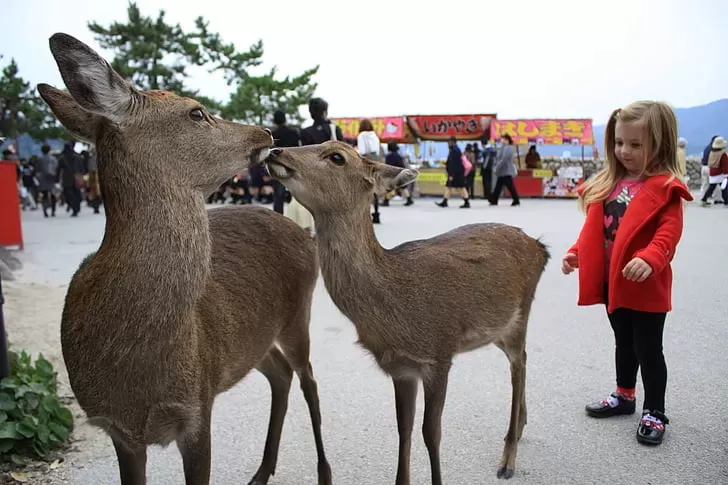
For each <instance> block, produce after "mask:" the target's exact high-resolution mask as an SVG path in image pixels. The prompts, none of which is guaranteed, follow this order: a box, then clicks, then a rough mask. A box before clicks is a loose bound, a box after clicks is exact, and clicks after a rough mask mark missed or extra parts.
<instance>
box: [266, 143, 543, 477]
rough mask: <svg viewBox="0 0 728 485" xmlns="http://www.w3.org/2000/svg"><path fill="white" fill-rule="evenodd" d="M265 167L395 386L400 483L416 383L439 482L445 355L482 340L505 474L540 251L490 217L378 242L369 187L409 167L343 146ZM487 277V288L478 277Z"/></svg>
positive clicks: (404, 175) (289, 154) (288, 155)
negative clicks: (493, 383) (293, 205)
mask: <svg viewBox="0 0 728 485" xmlns="http://www.w3.org/2000/svg"><path fill="white" fill-rule="evenodd" d="M266 165H267V166H268V170H269V172H270V173H271V175H272V176H273V177H274V178H276V179H278V180H280V181H281V182H282V183H283V184H284V185H285V186H286V187H287V188H288V190H290V191H291V194H292V195H293V197H295V198H296V199H297V200H299V201H300V202H301V204H303V205H304V206H305V207H306V208H307V209H308V210H309V211H311V213H312V214H313V216H314V219H315V220H316V232H317V243H318V252H319V261H320V262H321V271H322V274H323V278H324V282H325V284H326V288H327V290H328V292H329V294H330V295H331V298H332V299H333V301H334V303H335V304H336V306H337V307H338V308H339V309H340V310H341V311H342V313H344V315H346V316H347V317H348V318H349V319H350V320H351V321H352V322H353V323H354V326H355V327H356V330H357V333H358V335H359V343H360V344H361V345H362V346H363V347H364V348H365V349H367V350H368V351H369V352H371V354H372V355H373V356H374V357H375V359H376V361H377V363H378V364H379V366H380V367H381V369H382V370H383V371H384V372H386V373H387V374H389V376H391V378H392V380H393V382H394V391H395V401H396V411H397V423H398V429H399V436H400V441H399V465H398V468H397V479H396V483H397V485H409V483H410V470H409V457H410V446H411V434H412V427H413V422H414V413H415V402H416V395H417V387H418V380H419V379H421V380H422V381H423V387H424V393H425V416H424V422H423V427H422V433H423V437H424V442H425V445H426V447H427V449H428V452H429V455H430V465H431V475H432V483H433V484H435V485H440V484H442V477H441V471H440V457H439V446H440V436H441V430H440V423H441V416H442V410H443V406H444V403H445V394H446V390H447V382H448V374H449V371H450V366H451V363H452V359H453V357H454V356H455V355H456V354H458V353H462V352H467V351H470V350H473V349H477V348H479V347H482V346H485V345H488V344H494V345H496V346H497V347H498V348H500V349H501V350H502V351H503V352H504V353H505V354H506V356H507V357H508V360H509V362H510V368H511V382H512V387H513V395H512V404H511V415H510V424H509V427H508V433H507V435H506V437H505V447H504V450H503V456H502V459H501V463H500V467H499V468H498V472H497V476H498V477H500V478H510V477H511V476H513V473H514V468H515V461H516V451H517V446H518V439H519V438H520V436H521V433H522V431H523V427H524V425H525V423H526V401H525V382H526V326H527V322H528V317H529V313H530V310H531V302H532V301H533V298H534V294H535V292H536V287H537V285H538V283H539V280H540V278H541V274H542V273H543V271H544V269H545V267H546V264H547V261H548V259H549V253H548V250H547V248H546V247H545V246H544V245H543V244H542V243H541V242H539V241H538V240H536V239H533V238H531V237H529V236H528V235H526V234H525V233H524V232H523V231H521V230H520V229H518V228H515V227H512V226H508V225H505V224H494V223H493V224H491V223H487V224H470V225H466V226H462V227H458V228H456V229H453V230H452V231H449V232H446V233H444V234H440V235H438V236H435V237H432V238H429V239H424V240H419V241H410V242H407V243H404V244H401V245H399V246H396V247H394V248H392V249H389V250H386V249H384V248H382V246H381V245H380V244H379V242H378V241H377V238H376V236H375V234H374V229H373V226H372V223H371V219H370V216H369V204H370V202H371V198H372V192H373V191H374V192H376V193H378V194H381V193H386V192H389V191H390V190H393V189H395V188H396V187H401V186H405V185H407V184H409V183H411V182H413V181H414V180H415V179H416V178H417V175H418V174H417V172H416V171H413V170H409V169H402V168H396V167H392V166H388V165H385V164H382V163H377V162H372V161H370V160H367V159H365V158H362V157H361V156H359V154H358V153H357V152H356V151H355V150H354V149H352V148H351V147H349V146H348V145H346V144H345V143H341V142H326V143H324V144H322V145H314V146H306V147H296V148H286V149H278V148H276V149H273V150H272V151H271V155H270V157H269V158H268V160H267V161H266ZM485 274H488V275H491V277H492V282H491V283H490V284H484V283H483V275H485Z"/></svg>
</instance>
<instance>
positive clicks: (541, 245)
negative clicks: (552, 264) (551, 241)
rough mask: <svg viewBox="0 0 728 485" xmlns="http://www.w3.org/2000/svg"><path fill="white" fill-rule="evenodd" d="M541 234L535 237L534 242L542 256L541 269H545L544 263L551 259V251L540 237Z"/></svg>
mask: <svg viewBox="0 0 728 485" xmlns="http://www.w3.org/2000/svg"><path fill="white" fill-rule="evenodd" d="M542 238H543V236H540V237H537V238H536V243H537V244H538V247H539V249H540V250H541V253H542V256H543V264H542V267H541V271H545V270H546V265H547V264H548V262H549V260H550V259H551V252H550V251H549V246H548V245H546V243H544V242H543V241H542V240H541V239H542Z"/></svg>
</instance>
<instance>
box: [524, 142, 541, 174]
mask: <svg viewBox="0 0 728 485" xmlns="http://www.w3.org/2000/svg"><path fill="white" fill-rule="evenodd" d="M526 168H527V169H529V170H536V169H539V168H541V155H540V154H539V153H538V150H536V145H531V146H530V147H529V149H528V153H526Z"/></svg>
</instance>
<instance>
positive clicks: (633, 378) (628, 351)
mask: <svg viewBox="0 0 728 485" xmlns="http://www.w3.org/2000/svg"><path fill="white" fill-rule="evenodd" d="M608 316H609V323H611V324H612V330H614V341H615V351H614V360H615V364H616V368H617V386H618V387H624V388H627V389H633V388H634V387H636V384H637V369H638V368H641V372H642V385H643V386H644V388H645V401H644V406H643V409H648V410H650V411H660V412H662V413H664V412H665V389H666V387H667V365H666V364H665V356H664V355H663V354H662V334H663V330H664V329H665V317H666V314H665V313H652V312H641V311H637V310H630V309H627V308H617V309H616V310H614V312H613V313H611V314H608Z"/></svg>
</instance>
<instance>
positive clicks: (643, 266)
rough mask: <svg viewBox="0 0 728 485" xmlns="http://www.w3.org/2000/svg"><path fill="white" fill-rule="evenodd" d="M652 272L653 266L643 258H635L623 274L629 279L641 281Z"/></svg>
mask: <svg viewBox="0 0 728 485" xmlns="http://www.w3.org/2000/svg"><path fill="white" fill-rule="evenodd" d="M651 274H652V266H650V265H649V264H647V262H646V261H645V260H644V259H642V258H633V259H632V261H630V262H629V263H627V266H625V267H624V269H623V270H622V276H624V277H625V278H627V279H628V280H629V281H636V282H637V283H641V282H643V281H644V280H646V279H647V278H648V277H649V276H650V275H651Z"/></svg>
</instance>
